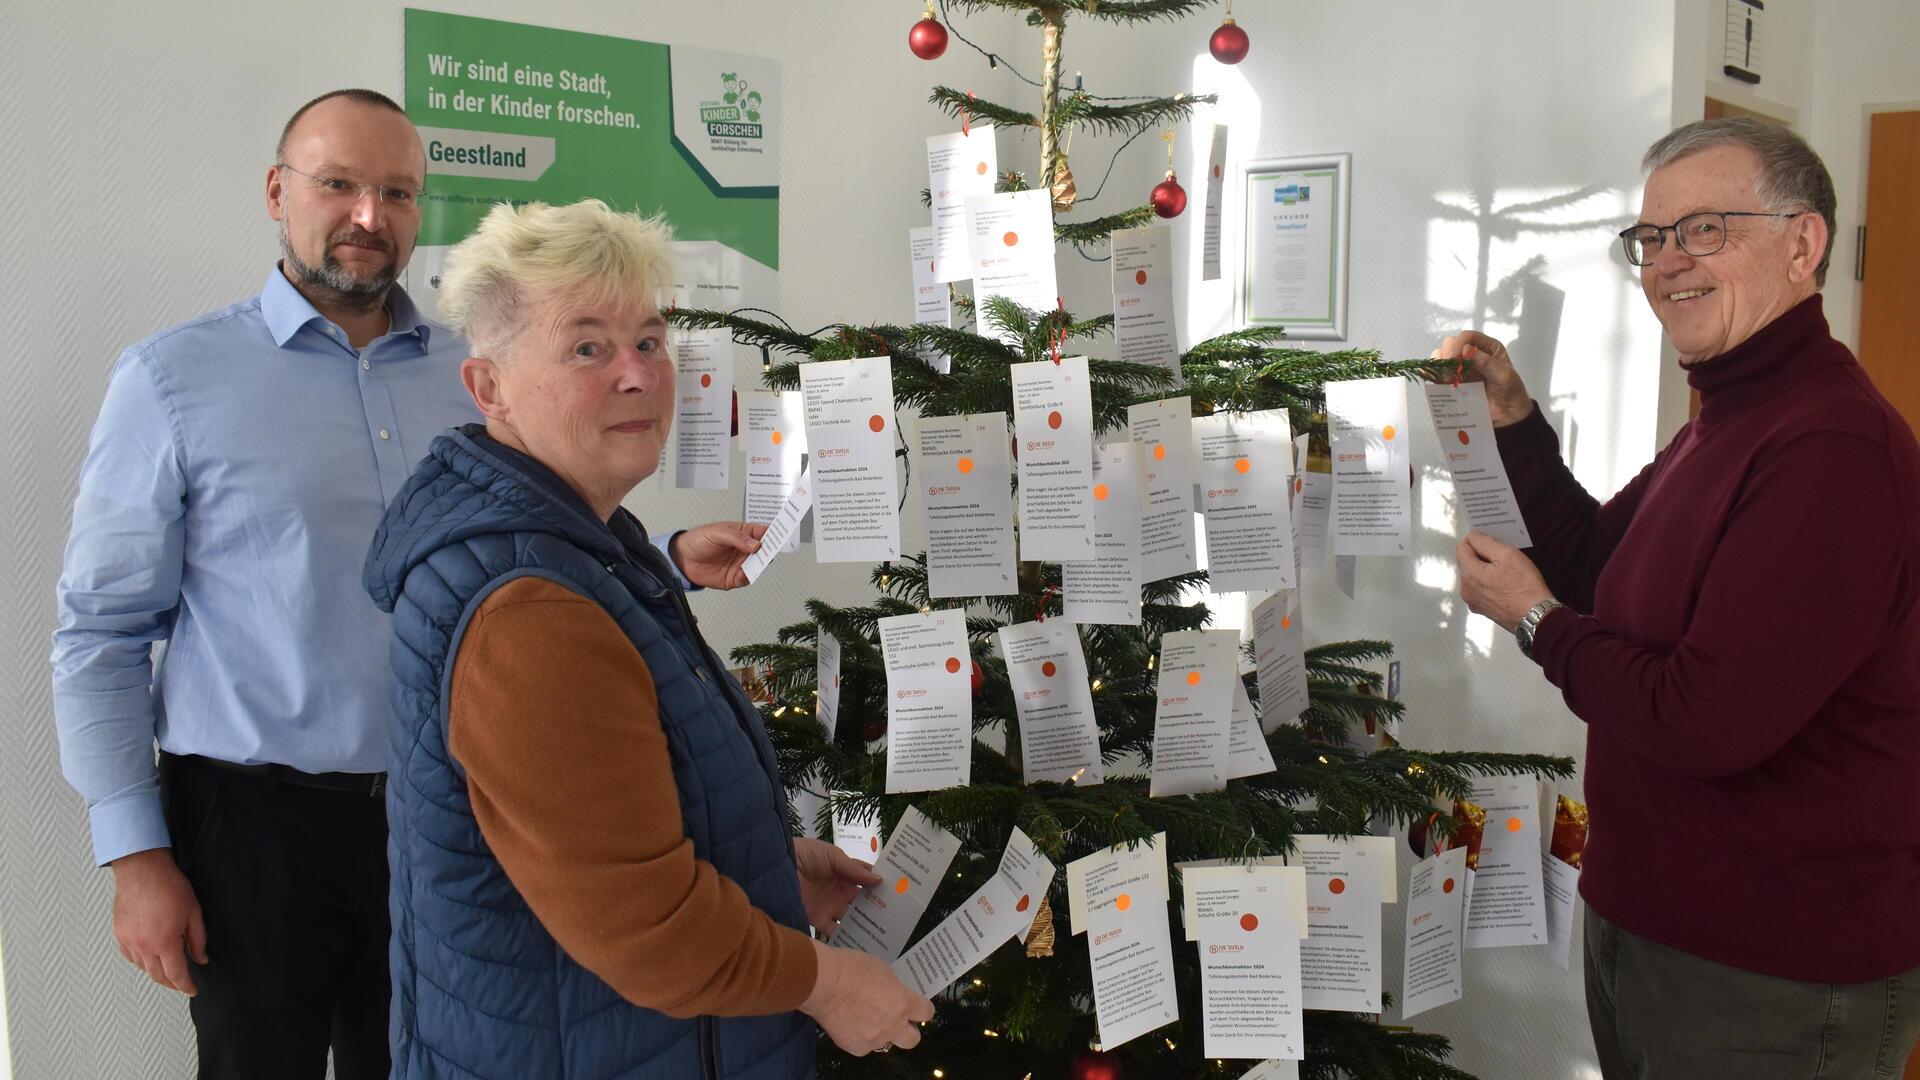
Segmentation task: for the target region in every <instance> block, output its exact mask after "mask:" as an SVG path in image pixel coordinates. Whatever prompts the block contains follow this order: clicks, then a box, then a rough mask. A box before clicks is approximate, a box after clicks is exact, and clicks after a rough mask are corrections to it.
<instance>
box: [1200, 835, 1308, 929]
mask: <svg viewBox="0 0 1920 1080" xmlns="http://www.w3.org/2000/svg"><path fill="white" fill-rule="evenodd" d="M1174 868H1175V869H1177V870H1179V871H1180V892H1181V909H1180V910H1181V922H1182V923H1183V924H1184V925H1185V926H1186V935H1187V940H1188V941H1198V940H1199V939H1200V935H1199V930H1200V924H1201V923H1203V922H1205V921H1206V920H1207V919H1209V918H1214V917H1217V916H1220V915H1222V914H1224V913H1226V909H1225V908H1222V907H1219V906H1217V905H1218V904H1220V903H1225V902H1226V901H1230V900H1232V899H1233V897H1234V896H1235V895H1237V894H1236V893H1235V890H1237V889H1239V888H1240V883H1239V882H1237V881H1231V880H1228V879H1227V878H1226V877H1225V876H1223V875H1224V874H1225V873H1226V872H1227V871H1229V870H1231V871H1234V872H1236V873H1240V874H1245V873H1247V872H1249V870H1255V871H1259V872H1261V873H1266V872H1267V871H1284V872H1283V873H1275V874H1273V875H1271V876H1269V877H1267V878H1263V879H1262V880H1263V881H1264V882H1265V883H1266V884H1267V885H1269V886H1271V887H1274V888H1277V889H1279V890H1280V895H1281V896H1282V897H1283V898H1285V900H1286V902H1287V912H1288V921H1289V922H1290V923H1291V924H1292V925H1293V927H1294V928H1295V929H1296V930H1297V931H1298V932H1299V935H1300V936H1301V937H1303V938H1304V937H1306V936H1307V873H1306V871H1305V870H1303V869H1301V868H1299V867H1297V866H1288V865H1287V862H1286V860H1285V859H1283V858H1281V857H1280V856H1278V855H1263V856H1260V857H1259V858H1253V859H1196V860H1194V861H1192V862H1183V863H1176V864H1174ZM1222 890H1225V891H1224V892H1223V891H1222Z"/></svg>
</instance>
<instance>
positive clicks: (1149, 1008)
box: [1087, 897, 1180, 1051]
mask: <svg viewBox="0 0 1920 1080" xmlns="http://www.w3.org/2000/svg"><path fill="white" fill-rule="evenodd" d="M1087 963H1088V966H1089V967H1090V968H1091V969H1092V973H1093V1006H1094V1014H1095V1017H1096V1018H1097V1019H1098V1020H1099V1022H1100V1045H1101V1048H1102V1049H1104V1050H1108V1051H1111V1050H1112V1049H1113V1048H1114V1047H1116V1046H1120V1045H1122V1044H1123V1043H1126V1042H1129V1041H1131V1040H1133V1039H1135V1038H1138V1037H1139V1036H1141V1035H1144V1034H1146V1033H1147V1032H1149V1031H1152V1030H1154V1029H1155V1028H1159V1027H1163V1026H1165V1025H1167V1024H1170V1023H1172V1022H1174V1021H1175V1020H1178V1019H1180V1002H1179V997H1178V995H1177V993H1176V991H1175V987H1174V981H1173V942H1172V940H1171V939H1170V937H1169V932H1168V929H1167V901H1166V898H1165V897H1161V898H1158V899H1147V898H1142V899H1140V900H1139V901H1137V902H1133V903H1129V904H1127V905H1126V906H1125V907H1124V908H1123V907H1122V906H1120V905H1119V904H1118V903H1117V902H1116V903H1108V904H1104V905H1102V906H1100V907H1098V908H1096V909H1094V910H1093V911H1092V912H1091V913H1090V914H1089V915H1088V916H1087Z"/></svg>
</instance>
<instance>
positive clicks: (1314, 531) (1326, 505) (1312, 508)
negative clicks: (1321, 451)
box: [1293, 435, 1333, 568]
mask: <svg viewBox="0 0 1920 1080" xmlns="http://www.w3.org/2000/svg"><path fill="white" fill-rule="evenodd" d="M1307 448H1308V437H1307V436H1305V435H1301V436H1299V437H1297V438H1295V439H1294V440H1293V458H1294V473H1293V494H1294V503H1293V507H1294V510H1293V520H1294V527H1295V528H1297V529H1299V531H1300V544H1299V547H1298V551H1299V555H1300V565H1301V566H1303V567H1314V568H1319V567H1323V566H1325V565H1326V564H1327V516H1328V513H1329V511H1330V510H1331V509H1332V506H1333V474H1332V473H1330V472H1320V471H1317V470H1316V469H1315V468H1314V467H1313V466H1314V465H1315V464H1319V465H1322V466H1324V465H1325V464H1326V462H1325V461H1324V459H1323V460H1322V461H1319V462H1312V461H1311V460H1310V455H1309V454H1308V452H1307Z"/></svg>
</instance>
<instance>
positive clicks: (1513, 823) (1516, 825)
mask: <svg viewBox="0 0 1920 1080" xmlns="http://www.w3.org/2000/svg"><path fill="white" fill-rule="evenodd" d="M1526 827H1527V823H1526V822H1524V821H1521V820H1520V819H1519V818H1517V817H1510V818H1508V819H1507V831H1508V832H1519V831H1520V830H1521V829H1524V828H1526Z"/></svg>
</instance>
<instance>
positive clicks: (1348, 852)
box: [1294, 836, 1396, 1013]
mask: <svg viewBox="0 0 1920 1080" xmlns="http://www.w3.org/2000/svg"><path fill="white" fill-rule="evenodd" d="M1294 842H1295V846H1296V849H1295V861H1296V862H1297V863H1298V865H1299V866H1300V868H1301V869H1302V870H1305V871H1306V874H1307V940H1306V942H1305V943H1304V944H1302V945H1301V946H1300V971H1301V975H1300V985H1301V990H1302V992H1303V993H1304V994H1305V996H1306V1007H1307V1008H1309V1009H1334V1010H1338V1011H1342V1012H1374V1013H1377V1012H1379V1011H1380V1000H1381V998H1380V985H1381V968H1380V919H1381V913H1380V905H1381V902H1382V892H1383V890H1384V891H1385V892H1386V894H1387V895H1388V896H1391V895H1392V888H1393V886H1392V882H1393V879H1394V878H1395V876H1396V875H1395V873H1394V870H1395V866H1394V852H1393V847H1392V845H1393V840H1392V839H1391V838H1389V837H1374V836H1365V837H1353V838H1351V839H1348V840H1336V839H1334V838H1332V837H1325V836H1313V837H1307V836H1301V837H1295V838H1294Z"/></svg>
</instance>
